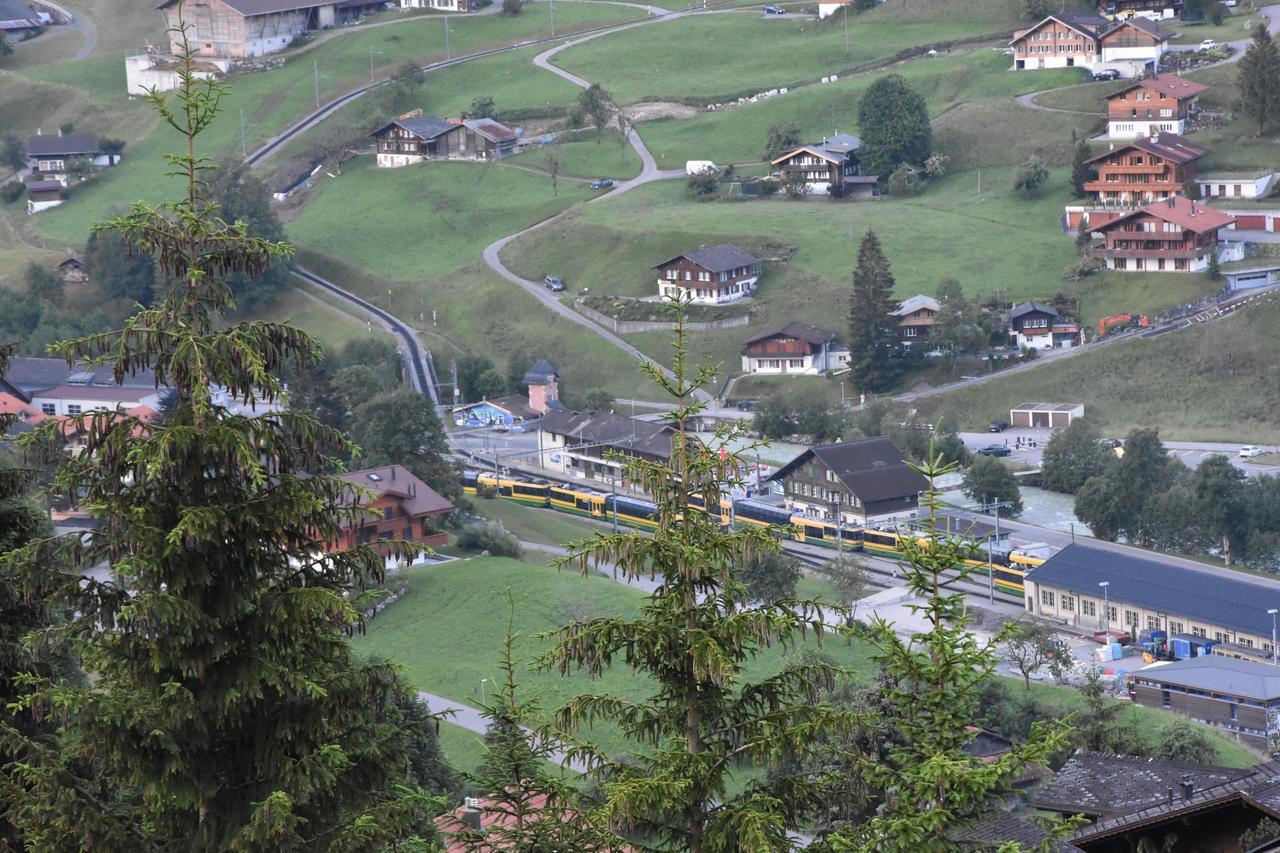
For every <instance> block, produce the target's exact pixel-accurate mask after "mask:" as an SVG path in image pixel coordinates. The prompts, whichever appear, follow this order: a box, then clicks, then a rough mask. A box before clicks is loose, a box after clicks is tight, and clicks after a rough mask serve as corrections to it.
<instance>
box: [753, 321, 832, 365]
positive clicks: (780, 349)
mask: <svg viewBox="0 0 1280 853" xmlns="http://www.w3.org/2000/svg"><path fill="white" fill-rule="evenodd" d="M848 363H849V349H848V347H845V346H844V345H843V344H841V343H840V342H839V341H837V340H836V336H835V335H834V334H833V333H831V332H827V331H824V330H822V329H819V328H816V327H814V326H810V325H808V324H807V323H788V324H787V325H785V326H783V327H782V328H781V329H775V330H774V331H772V332H765V333H763V334H760V335H756V336H755V337H754V338H751V339H750V340H749V341H747V342H746V344H744V345H743V347H742V372H743V373H783V374H787V375H789V376H817V375H819V374H822V373H826V372H827V371H828V370H835V369H836V368H838V367H842V366H844V365H846V364H848Z"/></svg>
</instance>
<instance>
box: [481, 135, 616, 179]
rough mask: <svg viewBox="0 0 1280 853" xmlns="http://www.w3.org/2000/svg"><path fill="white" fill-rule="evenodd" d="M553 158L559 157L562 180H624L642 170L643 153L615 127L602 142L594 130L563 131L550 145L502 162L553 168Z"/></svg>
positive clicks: (545, 168) (538, 167) (602, 137)
mask: <svg viewBox="0 0 1280 853" xmlns="http://www.w3.org/2000/svg"><path fill="white" fill-rule="evenodd" d="M553 159H554V160H557V161H559V164H560V168H559V175H560V178H561V179H563V180H572V179H573V178H581V179H584V180H585V179H592V180H594V179H595V178H613V179H614V180H623V179H626V178H634V177H635V176H636V175H638V174H640V156H639V155H638V154H636V152H635V149H634V148H632V147H631V146H630V145H627V144H626V143H625V142H624V141H623V140H622V135H621V134H619V133H618V132H617V131H616V130H611V131H608V132H607V133H605V134H604V135H602V136H601V137H600V141H599V142H596V139H595V133H594V132H593V131H587V132H581V131H580V132H577V133H574V132H569V133H565V134H561V137H560V140H558V141H557V142H555V143H553V144H551V145H544V146H541V147H539V148H534V149H531V150H529V151H525V152H523V153H521V154H517V155H516V156H514V157H508V158H507V159H505V160H503V161H502V162H503V164H504V165H513V166H528V167H531V168H534V169H541V170H542V171H545V172H550V171H551V163H552V160H553Z"/></svg>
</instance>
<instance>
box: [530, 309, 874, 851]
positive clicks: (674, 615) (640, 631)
mask: <svg viewBox="0 0 1280 853" xmlns="http://www.w3.org/2000/svg"><path fill="white" fill-rule="evenodd" d="M675 312H676V330H675V345H674V348H673V350H674V352H673V354H674V358H673V361H672V365H671V367H672V376H671V377H670V378H668V377H667V376H666V375H665V374H664V373H663V372H662V369H661V368H660V367H658V366H657V365H655V364H653V363H646V365H645V369H646V371H647V372H648V374H649V375H650V376H651V377H652V378H653V380H654V381H655V382H656V383H657V384H658V385H659V386H660V387H662V388H663V389H664V390H665V391H666V392H667V394H669V395H670V396H671V397H672V398H673V400H674V402H675V403H676V410H675V412H674V413H673V414H672V415H670V417H669V422H670V423H671V425H672V426H673V427H674V434H673V436H672V440H671V451H670V455H669V456H668V458H666V459H663V460H650V459H646V458H642V457H628V458H626V459H625V460H624V464H625V467H626V469H627V476H628V479H630V480H631V481H632V482H634V483H638V484H641V485H642V486H643V488H644V489H645V491H647V492H648V493H649V494H651V495H652V496H653V499H654V501H655V502H656V504H657V515H656V520H657V529H656V530H655V531H654V533H653V535H652V536H648V535H644V534H642V533H635V532H629V533H620V534H615V535H604V534H597V535H596V536H595V537H594V538H592V539H588V540H582V541H578V542H574V543H571V546H570V547H571V556H570V557H569V558H568V559H567V560H566V561H565V564H566V565H573V566H576V567H577V568H579V569H580V570H581V571H582V572H583V573H584V574H585V573H589V572H592V571H595V570H597V569H598V568H600V567H603V566H610V567H614V568H613V570H614V571H615V572H616V573H617V574H619V575H621V576H623V577H625V578H627V579H636V578H639V577H642V576H644V577H650V578H653V577H658V578H661V581H662V582H661V584H660V585H659V586H658V587H657V589H655V590H654V591H653V592H652V593H651V594H650V595H649V598H648V600H647V601H646V602H645V603H644V604H643V605H642V607H641V610H640V614H639V615H638V616H636V617H618V618H596V619H588V620H585V621H577V622H573V623H571V624H569V625H566V626H565V627H564V628H562V629H560V630H559V631H557V632H556V633H555V635H554V636H555V642H554V645H553V647H552V648H551V649H550V650H549V652H548V653H547V654H546V655H545V656H544V657H543V658H542V663H543V664H544V665H546V666H550V667H554V668H555V669H557V670H559V671H560V672H561V673H562V674H566V675H567V674H569V673H571V672H574V671H578V670H582V671H585V672H586V673H588V674H590V675H599V674H600V673H601V672H603V671H604V670H605V669H606V668H607V667H609V666H610V664H612V663H614V662H618V663H625V664H626V665H627V667H628V668H630V669H631V670H632V671H634V672H635V673H636V674H637V675H638V676H640V677H642V678H645V679H647V680H648V681H649V682H650V683H652V685H653V687H654V692H653V693H651V694H650V695H649V696H647V697H645V698H643V699H639V700H633V699H629V698H623V697H620V696H613V695H607V694H604V695H584V696H579V697H577V698H575V699H573V700H572V701H570V702H569V703H568V704H567V705H565V706H564V707H563V708H562V709H561V710H560V712H559V714H558V724H559V725H560V726H561V727H562V728H563V729H564V730H565V731H566V732H567V733H568V736H572V734H573V733H574V732H575V731H576V730H577V729H579V727H581V726H587V725H591V724H593V723H594V722H597V721H607V722H608V723H610V724H613V725H616V726H617V727H618V729H619V730H621V732H622V734H623V735H624V736H625V737H626V738H627V739H628V740H629V741H630V742H631V743H632V744H634V745H636V746H637V747H640V748H639V749H637V750H635V751H634V754H633V755H632V756H631V757H629V758H628V760H627V761H618V760H616V759H614V758H611V757H610V756H607V755H604V754H602V753H600V752H599V751H598V750H595V749H593V748H591V747H590V746H588V745H576V746H574V748H573V749H572V750H571V755H573V756H575V757H578V758H581V759H583V760H585V761H587V763H588V764H589V766H591V767H592V768H593V769H595V771H596V772H597V774H598V775H599V777H600V780H601V790H602V793H603V798H604V804H603V809H604V812H605V815H606V816H607V817H608V818H610V819H615V820H621V821H624V822H626V823H628V824H636V825H639V826H641V827H643V828H644V829H646V830H649V831H651V832H654V833H656V834H658V835H659V836H660V837H662V838H664V839H665V840H666V841H667V842H668V843H669V845H670V847H671V848H672V849H677V850H682V851H691V853H703V851H709V850H786V849H790V848H791V847H792V842H791V840H790V838H789V837H788V833H789V832H793V831H795V830H796V829H797V826H798V824H799V822H800V820H801V818H802V816H803V815H804V814H805V811H806V809H807V808H808V807H809V805H810V804H811V803H812V802H813V801H814V800H815V798H816V796H817V793H818V781H817V780H816V779H814V778H813V777H811V776H810V775H808V774H798V775H797V774H780V775H774V776H770V777H768V778H766V779H763V780H756V781H752V782H750V783H749V784H748V785H747V786H746V788H745V789H744V790H742V791H740V792H737V793H732V792H730V790H729V785H728V783H729V780H730V773H731V771H732V770H733V769H734V768H735V767H737V766H740V765H743V764H745V763H749V762H755V763H756V764H758V765H764V766H766V767H767V766H770V765H776V764H778V763H779V762H780V761H781V759H782V758H783V757H784V756H787V757H789V758H792V759H794V760H795V761H797V762H799V763H801V764H802V763H803V762H804V761H805V759H807V758H808V757H809V756H811V755H812V754H813V752H814V751H815V750H816V749H817V748H818V741H820V740H821V739H822V738H823V737H824V735H825V734H828V733H830V734H836V733H838V732H839V731H840V730H842V729H845V728H848V726H849V723H850V719H849V717H850V715H849V714H847V713H844V712H840V711H836V710H834V709H832V708H831V707H829V706H827V705H825V704H823V703H822V702H820V701H818V697H819V695H820V694H821V692H822V691H823V690H828V689H830V687H831V685H832V683H833V679H834V676H835V674H836V670H835V668H834V667H833V666H831V665H830V664H829V663H827V662H825V661H821V660H801V661H792V662H790V663H788V664H787V665H786V666H785V667H784V668H783V670H782V671H781V672H779V673H777V674H776V675H773V676H771V677H769V678H765V679H763V680H761V681H757V682H747V681H745V679H744V678H743V669H744V667H745V666H746V665H747V664H749V663H750V662H751V661H752V660H753V659H755V658H756V657H757V656H758V655H759V654H760V652H761V651H762V650H763V649H764V648H765V647H766V646H771V645H780V646H783V647H789V646H791V645H792V644H793V643H795V642H796V641H798V640H799V639H800V636H801V634H802V633H803V632H806V631H813V632H814V633H815V634H817V635H818V636H821V634H822V631H823V622H824V613H823V612H822V610H821V609H820V608H819V606H818V605H817V604H816V603H815V602H812V601H796V600H791V599H785V600H779V601H775V602H773V603H771V604H764V605H759V606H751V605H750V603H749V600H748V599H749V594H748V592H747V589H746V587H745V585H744V584H743V583H742V582H741V581H740V579H739V572H740V568H739V567H741V566H743V565H744V564H745V563H746V562H747V561H748V560H750V559H751V558H752V557H753V556H754V555H755V554H758V553H762V552H769V551H776V550H777V548H778V545H777V542H776V540H775V539H774V538H773V536H772V535H771V534H770V533H769V532H768V531H766V530H765V529H763V528H755V527H752V528H750V529H746V530H737V531H732V532H729V531H726V530H724V529H722V527H721V525H720V518H719V513H718V511H714V509H713V512H712V513H707V512H704V511H700V510H695V509H693V508H692V506H691V503H692V502H691V499H692V498H695V497H697V498H701V502H700V503H699V504H698V505H700V506H707V507H712V508H716V507H719V506H720V499H721V497H722V495H724V494H725V493H726V491H725V490H726V489H727V488H728V487H730V486H732V485H733V484H735V483H740V482H741V475H742V472H743V471H745V470H746V464H745V462H744V461H743V460H742V459H741V458H739V456H738V455H737V454H735V453H734V452H732V451H731V450H730V446H731V441H732V440H733V439H734V438H735V436H736V435H737V430H736V428H734V429H731V428H728V427H726V428H723V429H721V430H720V431H719V432H717V434H716V437H715V439H714V440H713V441H712V442H711V443H710V444H707V443H704V442H703V441H702V440H701V439H700V438H698V437H697V436H696V435H695V434H694V433H693V432H692V427H691V420H692V419H693V418H694V417H695V416H696V415H697V414H698V412H700V411H701V409H702V405H701V404H699V403H696V402H694V401H695V397H694V392H695V391H696V390H697V389H698V388H701V387H703V386H705V385H707V384H709V383H711V382H712V381H713V379H714V377H715V370H714V368H713V367H711V366H709V365H708V366H703V367H700V368H696V369H694V368H692V367H691V365H690V364H689V360H688V354H687V349H686V341H685V326H684V322H685V318H684V306H683V305H677V306H675ZM836 610H837V611H838V608H837V609H836ZM830 615H831V614H830V613H827V614H825V618H830Z"/></svg>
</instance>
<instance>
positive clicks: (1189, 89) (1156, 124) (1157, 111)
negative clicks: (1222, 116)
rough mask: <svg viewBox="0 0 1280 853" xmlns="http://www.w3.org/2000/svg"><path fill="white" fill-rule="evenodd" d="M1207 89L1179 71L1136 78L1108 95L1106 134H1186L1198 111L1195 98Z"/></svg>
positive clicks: (1120, 136) (1113, 136)
mask: <svg viewBox="0 0 1280 853" xmlns="http://www.w3.org/2000/svg"><path fill="white" fill-rule="evenodd" d="M1208 88H1209V87H1208V86H1204V85H1201V84H1200V83H1196V82H1195V81H1193V80H1186V79H1184V78H1182V77H1179V76H1177V75H1176V74H1158V75H1156V76H1154V77H1146V78H1144V79H1142V80H1137V81H1135V82H1134V83H1132V84H1131V85H1129V86H1126V87H1125V88H1123V89H1121V90H1120V91H1118V92H1113V93H1112V94H1110V95H1108V96H1107V136H1108V137H1109V138H1111V139H1137V138H1140V137H1151V136H1155V135H1159V134H1166V133H1173V134H1178V135H1181V134H1183V133H1186V130H1187V122H1188V121H1189V120H1190V118H1191V117H1192V116H1193V115H1194V114H1195V113H1196V112H1197V111H1198V109H1197V107H1196V100H1197V98H1198V97H1199V96H1200V94H1201V93H1202V92H1205V91H1207V90H1208Z"/></svg>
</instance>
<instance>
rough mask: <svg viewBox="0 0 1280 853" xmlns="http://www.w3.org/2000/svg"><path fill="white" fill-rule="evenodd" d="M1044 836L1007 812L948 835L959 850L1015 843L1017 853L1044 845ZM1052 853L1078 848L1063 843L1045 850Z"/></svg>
mask: <svg viewBox="0 0 1280 853" xmlns="http://www.w3.org/2000/svg"><path fill="white" fill-rule="evenodd" d="M1046 835H1048V833H1047V832H1045V831H1044V830H1043V829H1041V828H1040V827H1038V826H1036V825H1035V824H1034V823H1029V822H1028V821H1025V820H1023V819H1022V818H1020V817H1017V816H1016V815H1012V814H1010V813H1009V812H992V813H991V814H989V815H985V816H983V817H981V818H979V819H978V820H976V821H974V822H973V823H971V824H970V825H969V826H966V827H963V828H961V829H957V830H955V831H953V832H952V833H951V840H952V841H954V842H955V843H956V845H957V848H958V849H960V850H984V851H993V850H996V849H998V848H999V847H1000V846H1002V845H1004V844H1008V843H1009V842H1011V841H1016V842H1018V844H1019V845H1020V848H1021V849H1024V850H1028V849H1032V848H1034V847H1036V845H1038V844H1040V843H1041V842H1043V841H1044V839H1045V836H1046ZM1049 849H1050V850H1051V851H1053V852H1054V853H1066V851H1078V850H1079V849H1080V848H1079V847H1076V846H1075V845H1072V844H1067V843H1066V842H1063V841H1057V842H1054V843H1052V844H1051V845H1050V846H1049Z"/></svg>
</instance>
